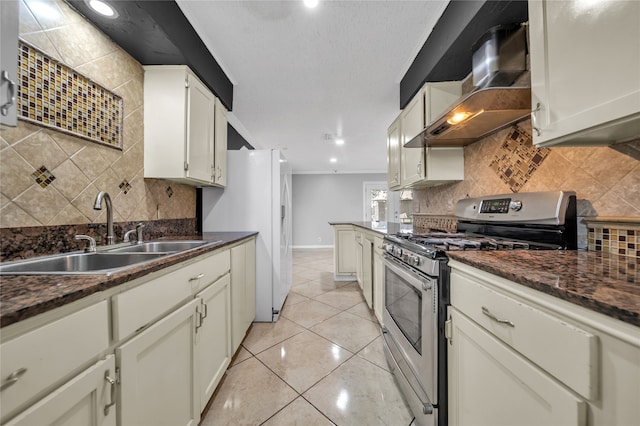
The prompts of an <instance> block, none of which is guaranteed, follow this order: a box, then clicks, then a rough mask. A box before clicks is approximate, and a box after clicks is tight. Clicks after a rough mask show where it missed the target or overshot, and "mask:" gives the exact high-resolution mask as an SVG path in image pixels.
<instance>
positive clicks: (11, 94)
mask: <svg viewBox="0 0 640 426" xmlns="http://www.w3.org/2000/svg"><path fill="white" fill-rule="evenodd" d="M5 81H6V82H8V83H9V84H8V85H7V99H8V100H7V102H5V103H4V104H2V106H0V113H2V115H7V114H9V107H10V106H11V105H14V104H15V103H16V83H15V82H14V81H13V80H11V78H10V77H9V73H8V72H7V70H2V78H1V82H5Z"/></svg>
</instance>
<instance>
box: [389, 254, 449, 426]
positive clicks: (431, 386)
mask: <svg viewBox="0 0 640 426" xmlns="http://www.w3.org/2000/svg"><path fill="white" fill-rule="evenodd" d="M384 264H385V309H384V314H383V315H384V318H383V319H384V328H383V337H384V344H385V353H386V355H387V360H388V362H389V366H390V367H391V369H392V370H393V373H394V375H395V376H396V378H397V380H398V382H399V384H400V387H401V388H402V391H403V393H404V395H405V398H406V399H407V402H408V403H409V405H410V406H411V408H412V410H413V411H414V414H415V415H416V420H417V421H418V420H419V419H418V417H419V414H429V415H431V414H434V415H435V414H436V412H434V405H437V403H438V394H437V383H438V377H437V375H438V369H437V364H438V359H437V354H438V352H437V350H438V344H437V335H438V329H437V326H438V322H437V318H438V304H437V297H438V294H437V291H438V286H437V279H436V278H432V277H429V276H427V275H424V274H422V273H421V272H419V271H417V270H415V269H413V268H411V267H409V266H408V265H405V264H403V263H401V262H399V261H398V260H395V259H394V258H393V257H391V256H385V261H384ZM432 417H435V416H432ZM418 424H437V420H434V419H431V421H428V422H427V421H424V419H423V421H421V422H419V423H418Z"/></svg>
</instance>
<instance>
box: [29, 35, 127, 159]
mask: <svg viewBox="0 0 640 426" xmlns="http://www.w3.org/2000/svg"><path fill="white" fill-rule="evenodd" d="M18 82H19V84H18V115H19V116H20V117H21V118H22V119H24V120H28V121H32V122H35V123H38V124H41V125H44V126H48V127H54V128H56V129H58V130H61V131H63V132H67V133H71V134H74V135H77V136H80V137H82V138H85V139H88V140H90V141H93V142H98V143H102V144H106V145H109V146H113V147H116V148H120V149H122V98H121V97H120V96H118V95H116V94H114V93H111V92H110V91H108V90H107V89H105V88H104V87H102V86H100V85H99V84H97V83H95V82H93V81H91V80H89V79H88V78H86V77H84V76H83V75H81V74H79V73H78V72H76V71H74V70H73V69H71V68H69V67H67V66H65V65H63V64H61V63H60V62H58V61H56V60H55V59H52V58H50V57H49V56H47V55H46V54H44V53H42V52H41V51H39V50H38V49H36V48H34V47H32V46H29V45H28V44H26V43H24V42H21V43H20V47H19V54H18Z"/></svg>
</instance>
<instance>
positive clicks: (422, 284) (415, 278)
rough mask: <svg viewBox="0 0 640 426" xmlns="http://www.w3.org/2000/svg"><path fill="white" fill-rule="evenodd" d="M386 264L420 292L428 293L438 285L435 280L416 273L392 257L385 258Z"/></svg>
mask: <svg viewBox="0 0 640 426" xmlns="http://www.w3.org/2000/svg"><path fill="white" fill-rule="evenodd" d="M384 264H385V265H386V266H387V267H388V268H389V269H391V270H393V272H395V273H396V274H398V275H399V276H400V277H401V278H402V279H404V280H405V281H406V282H407V283H409V284H411V286H412V287H414V288H415V289H416V290H418V291H428V290H431V289H432V288H434V287H435V285H436V282H437V281H436V279H435V278H431V277H429V276H428V275H425V274H423V273H421V272H419V271H416V270H415V269H413V268H411V267H409V266H407V265H404V264H402V263H400V262H399V261H397V260H395V259H394V258H393V257H391V256H385V257H384Z"/></svg>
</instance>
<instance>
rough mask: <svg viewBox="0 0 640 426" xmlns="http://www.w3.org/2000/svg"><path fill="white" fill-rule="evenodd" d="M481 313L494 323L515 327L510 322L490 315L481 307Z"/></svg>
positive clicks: (487, 310)
mask: <svg viewBox="0 0 640 426" xmlns="http://www.w3.org/2000/svg"><path fill="white" fill-rule="evenodd" d="M482 313H483V314H485V315H486V316H488V317H489V318H491V319H492V320H494V321H495V322H498V323H500V324H506V325H508V326H509V327H515V326H516V325H515V324H514V323H512V322H511V321H509V320H507V319H502V318H498V317H497V316H495V315H494V314H492V313H491V311H490V310H489V309H487V308H485V307H484V306H483V307H482Z"/></svg>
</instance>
